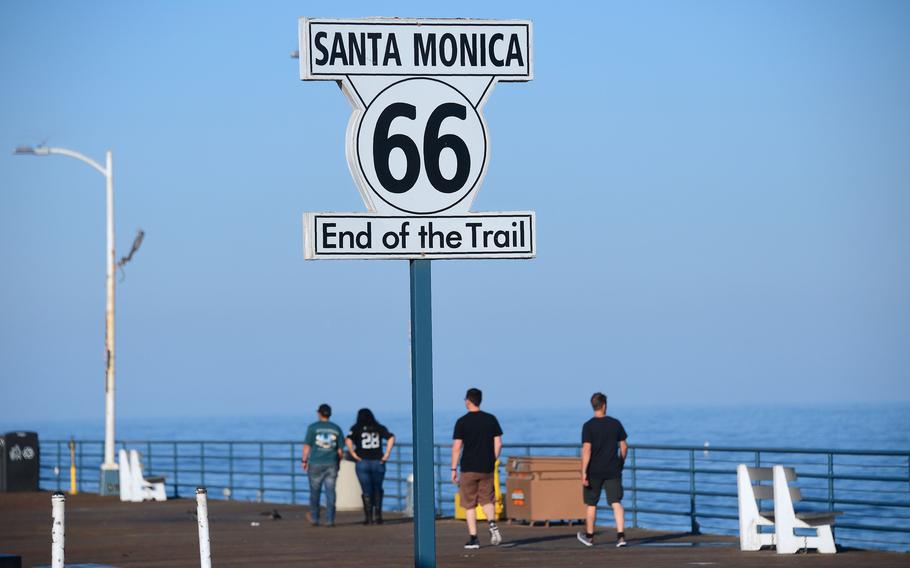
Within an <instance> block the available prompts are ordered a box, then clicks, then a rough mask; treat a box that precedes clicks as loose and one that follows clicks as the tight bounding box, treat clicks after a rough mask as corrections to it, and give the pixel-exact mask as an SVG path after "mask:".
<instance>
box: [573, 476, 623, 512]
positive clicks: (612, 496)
mask: <svg viewBox="0 0 910 568" xmlns="http://www.w3.org/2000/svg"><path fill="white" fill-rule="evenodd" d="M601 490H605V491H606V492H607V503H608V504H610V505H612V504H613V503H619V502H620V501H622V495H623V491H622V478H621V477H614V478H612V479H604V478H602V477H589V478H588V485H586V486H583V487H582V498H583V499H584V501H585V505H588V506H589V507H596V506H597V502H598V501H600V492H601Z"/></svg>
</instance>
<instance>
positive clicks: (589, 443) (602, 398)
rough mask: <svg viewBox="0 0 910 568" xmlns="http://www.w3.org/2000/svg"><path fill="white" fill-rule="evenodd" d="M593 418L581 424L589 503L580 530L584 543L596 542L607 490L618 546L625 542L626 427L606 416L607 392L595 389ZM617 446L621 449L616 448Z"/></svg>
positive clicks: (585, 491) (584, 494)
mask: <svg viewBox="0 0 910 568" xmlns="http://www.w3.org/2000/svg"><path fill="white" fill-rule="evenodd" d="M591 407H592V408H593V409H594V418H591V419H590V420H588V421H587V422H585V424H584V426H582V428H581V480H582V484H583V487H582V497H583V499H584V501H585V505H587V518H586V525H585V529H586V532H579V533H578V540H579V541H581V543H582V544H584V545H585V546H593V545H594V519H595V517H596V516H597V502H598V501H599V500H600V492H601V490H602V489H603V490H606V493H607V503H609V504H610V506H611V507H612V508H613V517H614V518H615V519H616V546H617V548H619V547H623V546H625V545H626V538H625V536H626V535H625V533H624V532H623V529H624V526H623V525H624V519H623V514H624V511H623V508H622V468H623V464H624V463H625V461H626V452H628V450H629V446H628V445H627V444H626V437H627V436H626V430H625V428H623V427H622V423H621V422H620V421H619V420H617V419H615V418H613V417H612V416H607V396H606V395H605V394H603V393H600V392H596V393H594V394H593V395H592V396H591ZM617 450H618V452H617Z"/></svg>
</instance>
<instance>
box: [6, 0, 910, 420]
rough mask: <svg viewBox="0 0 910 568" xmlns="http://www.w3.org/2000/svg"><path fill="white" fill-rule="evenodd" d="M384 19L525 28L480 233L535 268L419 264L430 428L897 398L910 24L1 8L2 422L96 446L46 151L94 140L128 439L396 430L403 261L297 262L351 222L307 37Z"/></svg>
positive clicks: (78, 286)
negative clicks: (344, 427)
mask: <svg viewBox="0 0 910 568" xmlns="http://www.w3.org/2000/svg"><path fill="white" fill-rule="evenodd" d="M453 6H456V5H453ZM380 10H381V13H379V11H380ZM371 15H387V16H416V17H476V18H529V19H532V20H533V21H534V26H535V29H534V33H535V37H534V42H535V45H534V49H535V56H536V62H535V70H534V71H535V79H534V80H533V81H532V82H530V83H516V84H501V85H499V86H498V87H497V88H496V90H495V91H494V92H493V94H492V96H491V97H490V99H489V102H488V104H487V106H486V109H485V116H486V119H487V122H488V127H489V132H490V136H491V143H492V154H491V162H490V167H489V172H488V175H487V177H486V181H485V183H484V185H483V187H482V188H481V190H480V193H479V194H478V197H477V200H476V201H475V203H474V210H477V211H496V210H521V209H532V210H535V211H537V215H538V231H539V238H538V248H539V256H538V258H537V259H535V260H530V261H519V260H513V261H437V262H434V264H433V278H434V287H433V294H434V314H433V316H434V324H435V328H434V332H435V335H434V346H435V389H436V398H437V406H438V407H439V408H440V409H451V408H457V407H458V405H459V404H460V401H461V397H462V395H463V392H464V389H465V388H466V387H468V386H473V385H476V386H480V387H481V388H483V389H484V390H485V392H486V393H487V400H488V401H490V402H489V404H490V405H492V406H494V407H496V408H515V409H517V408H540V407H544V406H547V405H556V406H567V405H575V404H578V403H579V401H581V402H582V403H583V402H584V400H585V399H586V397H587V396H589V395H590V393H591V392H592V391H594V390H596V389H601V390H604V391H606V392H607V393H608V394H609V395H610V397H611V403H612V404H629V405H633V404H634V405H648V404H656V405H671V404H692V403H708V404H738V403H742V402H745V401H751V400H755V401H758V402H765V403H776V402H779V401H784V400H786V401H798V402H816V401H818V402H828V403H851V402H855V401H864V402H875V401H908V400H910V254H908V253H910V33H908V30H910V3H908V2H904V1H881V0H869V1H865V0H864V1H860V0H855V1H851V2H842V1H761V2H759V1H755V2H742V1H729V2H721V1H711V2H707V1H682V2H680V1H667V2H626V3H616V2H597V3H590V4H588V5H584V6H582V5H573V4H567V3H552V2H550V3H541V4H540V5H539V6H538V5H532V4H531V3H529V2H514V3H508V2H496V3H491V2H489V1H483V2H472V1H465V2H458V3H457V7H455V8H453V9H448V10H446V9H442V8H436V7H433V6H432V5H431V4H427V3H426V2H413V3H404V2H384V3H382V4H381V6H380V5H379V4H376V3H375V2H362V3H343V4H332V3H325V2H320V3H307V2H268V3H258V2H257V3H254V2H246V3H240V2H176V1H171V2H78V3H75V2H62V1H55V2H3V3H2V4H0V72H2V85H3V87H2V89H0V150H2V151H0V314H2V316H0V389H2V393H3V394H2V399H3V401H4V410H3V418H4V422H7V423H11V422H17V423H20V424H22V427H27V426H28V424H29V421H30V420H46V419H51V418H60V419H70V418H72V419H75V418H86V417H98V418H99V432H100V427H101V421H100V417H101V413H102V411H103V374H104V357H103V353H104V351H103V333H104V328H103V323H104V320H103V316H104V246H105V241H104V194H103V178H102V177H101V176H99V175H98V174H97V173H96V172H94V171H92V170H90V169H89V168H88V167H86V166H84V165H82V164H80V163H78V162H76V161H75V160H71V159H67V158H63V157H47V158H34V157H14V156H12V155H11V152H12V149H13V148H14V147H15V146H17V145H18V144H23V143H27V144H38V143H42V142H46V143H48V144H49V145H56V146H63V147H69V148H73V149H77V150H79V151H82V152H84V153H86V154H89V155H91V156H94V157H96V158H97V159H102V158H103V155H104V151H105V149H107V148H111V149H112V150H113V151H114V162H115V164H114V165H115V175H116V182H115V190H116V214H117V219H116V221H117V243H118V253H120V254H123V253H125V252H126V251H127V250H128V248H129V245H130V243H131V241H132V237H133V234H134V232H135V230H136V229H137V228H139V227H141V228H143V229H144V230H145V231H146V233H147V235H146V239H145V243H144V245H143V247H142V250H140V251H139V253H138V254H137V256H136V258H135V260H134V261H133V263H132V264H130V265H129V266H128V267H127V270H126V279H125V281H124V282H122V283H121V284H120V285H119V288H118V304H117V305H118V320H117V323H118V330H117V355H118V367H117V377H118V380H117V386H118V395H117V396H118V411H119V415H120V416H121V417H123V416H158V415H164V416H177V415H191V414H195V413H202V414H212V415H229V414H266V413H281V414H287V413H295V412H300V413H301V414H303V415H304V416H306V417H307V419H308V418H309V417H310V415H311V414H312V411H313V409H314V408H315V406H316V405H317V404H318V403H319V402H322V401H328V402H331V403H334V404H335V405H337V406H339V407H343V408H356V407H358V406H361V405H371V406H373V407H375V408H378V409H407V408H408V405H409V404H410V384H409V376H408V346H409V344H408V270H407V263H406V262H404V261H347V262H345V261H320V262H305V261H304V260H303V254H302V243H301V240H302V239H301V232H302V231H301V215H302V213H303V212H304V211H359V210H363V204H362V202H361V199H360V196H359V194H358V192H357V190H356V189H355V187H354V184H353V182H352V180H351V177H350V174H349V172H348V168H347V165H346V161H345V156H344V134H345V127H346V125H347V121H348V116H349V114H350V108H349V106H348V103H347V101H346V100H345V98H344V97H343V96H342V93H341V92H340V91H339V90H338V89H337V88H336V87H335V86H334V85H332V84H331V83H327V82H306V83H304V82H301V81H299V80H298V71H297V63H296V61H294V60H292V59H290V57H289V53H290V52H291V51H293V50H295V49H297V37H296V26H297V17H298V16H341V17H354V16H371Z"/></svg>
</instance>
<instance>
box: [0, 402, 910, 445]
mask: <svg viewBox="0 0 910 568" xmlns="http://www.w3.org/2000/svg"><path fill="white" fill-rule="evenodd" d="M484 410H486V411H488V412H492V413H493V414H495V415H496V416H497V417H498V418H499V421H500V424H501V425H502V429H503V432H504V434H503V441H504V442H505V443H507V444H510V443H555V444H574V443H579V441H580V436H581V425H582V423H584V421H585V420H587V419H588V418H589V417H590V415H591V413H590V410H589V409H588V408H585V407H584V406H578V407H573V408H560V409H527V410H516V409H498V408H496V407H495V406H490V407H486V406H484ZM463 413H464V410H463V409H452V408H446V409H442V410H436V411H435V412H434V426H435V433H434V436H435V440H436V442H437V443H447V442H448V441H449V440H451V437H452V427H453V425H454V423H455V420H456V419H457V418H458V416H460V415H461V414H463ZM608 413H609V414H610V415H612V416H615V417H616V418H618V419H619V420H621V421H622V423H623V425H624V426H625V429H626V431H627V432H628V434H629V442H630V443H632V444H679V445H699V446H701V445H704V444H705V443H706V442H707V443H708V444H709V445H711V446H750V447H761V448H766V447H770V448H781V447H786V448H823V449H827V448H833V449H875V450H898V451H903V450H910V404H908V403H895V404H858V405H825V406H812V405H798V404H794V405H782V406H758V405H756V406H735V407H734V406H704V407H694V406H680V407H673V406H656V407H642V406H631V407H622V406H616V407H612V406H611V407H610V408H609V411H608ZM355 416H356V408H350V409H343V410H336V412H335V414H334V415H333V416H332V420H333V421H335V422H336V423H338V424H339V425H340V426H341V427H342V429H346V428H348V427H349V426H350V425H351V424H352V423H353V422H354V418H355ZM376 417H377V419H378V420H379V421H380V422H383V423H384V424H385V425H386V426H388V427H389V429H390V430H392V432H394V433H395V434H396V436H397V438H398V440H400V441H403V442H405V441H410V440H411V418H410V413H409V412H402V411H396V412H382V411H376ZM313 420H315V410H314V411H312V412H302V413H300V414H299V415H295V416H291V415H277V416H276V415H264V416H248V415H238V416H218V417H179V418H173V417H171V418H155V419H152V418H130V417H129V416H119V417H118V419H117V438H118V440H119V439H125V440H217V441H230V440H255V441H258V440H281V441H296V440H300V439H301V438H302V437H303V434H304V432H305V431H306V426H307V424H309V423H310V422H312V421H313ZM12 430H30V431H36V432H38V434H39V436H40V437H41V438H43V439H68V438H70V437H71V436H72V437H75V438H77V439H93V440H100V439H102V438H103V437H104V425H103V422H102V416H101V415H100V414H99V417H98V419H97V420H74V421H67V422H60V421H35V422H31V423H28V422H26V423H22V422H16V423H10V422H7V421H6V420H4V419H3V418H2V417H0V431H3V432H6V431H12Z"/></svg>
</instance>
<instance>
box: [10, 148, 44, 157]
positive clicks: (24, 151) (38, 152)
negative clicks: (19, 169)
mask: <svg viewBox="0 0 910 568" xmlns="http://www.w3.org/2000/svg"><path fill="white" fill-rule="evenodd" d="M13 154H14V155H16V156H24V155H32V156H47V155H48V154H50V150H49V149H48V147H47V146H37V147H35V146H17V147H16V149H15V150H13Z"/></svg>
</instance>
